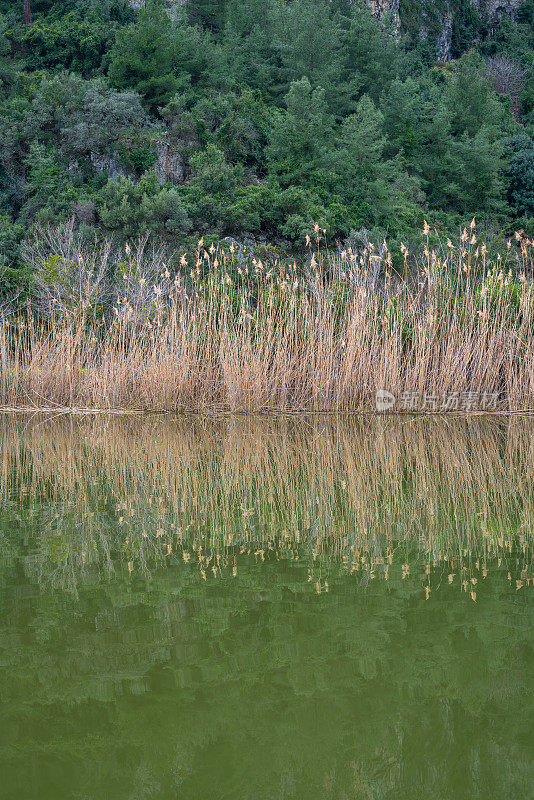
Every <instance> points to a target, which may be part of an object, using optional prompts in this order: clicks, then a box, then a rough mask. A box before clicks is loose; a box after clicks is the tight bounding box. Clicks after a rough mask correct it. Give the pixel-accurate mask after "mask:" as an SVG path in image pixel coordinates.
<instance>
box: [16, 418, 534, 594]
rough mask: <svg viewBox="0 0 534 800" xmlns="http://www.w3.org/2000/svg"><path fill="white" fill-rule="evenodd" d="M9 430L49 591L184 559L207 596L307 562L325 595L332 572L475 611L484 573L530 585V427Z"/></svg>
mask: <svg viewBox="0 0 534 800" xmlns="http://www.w3.org/2000/svg"><path fill="white" fill-rule="evenodd" d="M0 424H1V427H0V452H1V454H2V463H3V480H2V483H1V487H2V492H3V496H2V498H1V500H2V505H3V507H4V513H5V510H6V509H8V511H7V513H8V514H9V515H10V516H11V518H13V516H14V515H15V516H18V517H20V520H21V522H20V524H21V525H28V524H29V523H31V525H32V536H31V537H30V540H28V541H27V551H28V554H27V557H26V562H25V565H26V569H27V570H28V574H29V575H30V576H32V578H35V579H38V580H39V582H40V583H42V584H48V583H50V584H51V585H63V586H70V587H71V588H74V589H75V588H76V586H77V584H78V582H79V581H80V580H93V579H94V571H95V570H96V571H97V572H99V573H100V574H106V573H116V572H117V571H121V570H128V572H129V573H132V572H133V571H139V570H140V571H142V572H148V571H150V569H152V568H153V567H154V566H155V565H157V564H162V563H173V562H174V561H175V560H176V559H179V560H180V561H182V560H183V561H185V562H187V563H188V564H190V565H191V566H192V567H193V566H194V567H195V568H196V569H197V572H198V574H199V575H200V577H201V578H202V579H204V580H206V581H207V580H212V579H213V578H218V577H220V576H221V574H223V573H224V574H229V575H235V574H236V573H237V572H239V565H240V562H242V561H243V559H245V560H246V559H250V558H253V559H254V560H256V561H258V562H262V563H264V562H265V561H269V560H272V559H280V558H285V559H293V560H300V561H301V562H302V563H303V564H305V565H306V570H307V572H306V580H307V581H308V582H309V583H311V584H312V586H313V587H314V588H315V590H316V591H318V592H320V591H325V590H328V589H329V581H328V577H329V575H330V573H331V570H332V567H333V565H334V564H335V565H336V567H335V568H336V570H339V569H342V570H343V571H346V572H348V573H351V574H356V575H357V577H363V578H364V579H365V580H366V581H370V580H373V579H375V578H379V577H385V578H386V579H391V577H392V576H393V574H394V573H395V574H398V575H401V576H402V577H403V578H404V579H405V580H406V579H409V578H410V577H413V575H414V573H415V574H416V575H417V577H418V578H419V577H420V576H421V574H423V583H424V584H425V585H426V586H427V587H428V586H429V587H430V591H432V584H433V581H434V582H435V581H436V580H437V581H438V582H441V581H443V580H445V581H452V582H453V584H454V585H458V586H461V587H462V588H463V590H464V591H465V592H466V593H467V594H468V596H471V597H472V598H473V599H474V600H475V599H476V595H477V591H478V590H477V585H478V583H479V581H480V580H485V578H486V577H487V574H488V568H489V566H490V565H491V566H492V567H493V566H498V567H500V568H502V569H504V570H505V572H506V575H507V578H508V580H509V581H510V583H511V584H512V586H513V588H514V589H516V590H517V589H518V588H522V587H523V586H524V585H525V584H527V583H528V582H529V581H530V580H531V579H532V548H531V532H532V530H533V524H532V523H533V516H534V481H533V477H534V475H533V473H534V467H533V453H534V425H533V424H532V422H531V421H530V420H529V419H528V418H517V417H515V418H514V417H512V418H498V417H494V418H483V417H472V418H467V419H466V418H456V419H451V418H446V419H443V418H428V417H427V418H401V419H400V418H395V419H391V418H370V417H367V418H361V417H354V416H339V417H330V416H322V415H317V416H304V417H302V416H301V417H298V418H292V417H257V418H254V417H249V418H235V417H234V418H232V417H221V418H213V417H208V418H199V417H177V418H169V417H163V418H161V417H158V418H148V419H147V418H146V417H129V416H125V417H105V418H101V417H96V418H94V417H84V418H81V419H79V418H76V419H73V418H65V417H63V416H61V417H59V418H56V419H41V418H33V419H32V420H30V421H28V420H27V419H24V418H21V417H15V418H13V417H3V418H2V420H1V423H0ZM5 546H13V544H12V543H11V544H10V545H5ZM490 571H491V570H490ZM425 576H426V578H428V580H427V579H426V578H425ZM431 576H433V577H432V580H431V579H430V578H431ZM419 582H420V583H421V581H419ZM425 591H426V594H428V592H429V589H428V588H426V589H425Z"/></svg>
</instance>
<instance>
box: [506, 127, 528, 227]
mask: <svg viewBox="0 0 534 800" xmlns="http://www.w3.org/2000/svg"><path fill="white" fill-rule="evenodd" d="M507 149H508V152H509V155H510V166H509V167H508V178H509V181H510V188H509V199H510V203H511V205H512V206H514V208H515V209H516V210H517V213H518V214H524V215H525V216H527V217H529V216H530V217H534V141H533V140H532V139H531V138H530V136H526V135H525V134H522V135H520V136H515V137H514V138H513V139H511V140H510V142H509V143H508V148H507Z"/></svg>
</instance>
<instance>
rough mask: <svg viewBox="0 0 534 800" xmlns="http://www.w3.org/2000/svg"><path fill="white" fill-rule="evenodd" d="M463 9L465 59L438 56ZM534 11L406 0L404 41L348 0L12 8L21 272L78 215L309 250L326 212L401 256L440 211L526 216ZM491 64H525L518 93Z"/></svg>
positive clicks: (533, 5) (9, 152) (128, 226)
mask: <svg viewBox="0 0 534 800" xmlns="http://www.w3.org/2000/svg"><path fill="white" fill-rule="evenodd" d="M447 9H450V10H451V13H452V16H453V34H452V48H453V56H454V57H455V58H456V59H457V60H456V61H455V62H451V63H449V64H445V65H439V66H436V65H435V63H434V62H435V54H436V43H437V41H438V38H439V35H440V33H441V31H442V26H443V19H444V17H443V15H444V13H445V12H446V11H447ZM481 13H482V12H481ZM533 13H534V0H526V2H525V3H524V4H523V5H522V6H521V7H520V9H519V10H518V12H517V14H516V18H515V20H511V19H508V18H504V17H503V19H502V21H501V22H500V23H499V24H497V25H496V26H494V27H493V28H492V29H491V30H490V29H489V27H488V25H487V24H486V23H485V22H484V19H482V17H481V16H478V15H477V13H476V12H475V11H474V10H473V7H472V5H471V3H470V2H469V0H448V2H447V3H445V0H435V2H434V0H432V2H428V0H403V2H402V3H401V9H400V16H401V28H402V34H403V36H402V37H399V36H398V35H397V34H396V32H395V25H394V20H392V19H390V20H388V19H384V20H377V19H376V18H375V17H374V16H373V14H372V13H371V11H370V10H369V8H368V7H367V5H366V4H365V3H362V4H361V5H359V4H357V3H354V2H349V0H333V2H327V0H293V2H291V3H285V2H281V0H261V2H260V0H225V1H224V2H219V1H218V0H186V3H185V5H184V6H174V7H173V8H172V9H171V13H169V7H168V4H166V3H165V2H163V0H148V2H147V4H146V5H144V6H143V7H141V8H138V9H133V8H132V7H130V6H129V5H128V3H127V2H125V1H124V0H57V2H52V0H33V2H32V15H33V22H32V24H31V25H29V26H24V25H23V22H22V7H20V8H18V9H15V8H14V6H13V4H11V3H6V2H4V3H3V4H2V2H0V136H1V140H2V148H1V151H0V214H2V224H3V226H4V227H5V228H6V230H8V232H9V235H8V234H6V235H2V237H0V246H1V247H2V249H3V251H4V261H5V260H6V259H7V261H8V262H9V263H13V264H14V265H15V268H16V263H17V247H18V243H20V240H21V238H22V237H23V236H24V235H25V233H26V231H27V230H28V228H29V227H30V226H31V224H32V223H33V222H34V221H39V222H41V223H42V222H45V223H46V222H50V223H52V224H56V223H58V222H60V221H63V220H65V219H67V218H69V217H71V216H72V215H74V216H75V218H76V220H77V221H78V223H79V224H88V225H90V226H92V227H91V230H93V227H94V226H96V228H97V230H101V231H102V232H110V231H113V232H114V233H115V234H117V235H120V236H123V237H125V236H135V235H136V234H137V233H140V232H146V231H150V232H152V233H154V234H157V235H158V236H164V237H166V238H171V237H177V236H181V235H182V234H183V233H184V232H186V231H189V230H194V231H197V232H200V231H205V232H206V233H208V232H210V231H211V232H213V233H214V235H216V234H219V235H221V234H244V233H255V234H257V235H259V236H262V237H269V238H277V237H282V238H285V239H288V240H291V241H294V242H300V243H302V237H303V235H304V234H305V233H306V232H309V230H310V228H311V227H312V226H313V223H314V222H317V223H318V224H319V225H320V226H321V227H322V228H324V229H325V230H326V231H327V234H328V235H329V236H331V237H336V238H338V239H342V238H344V237H347V236H348V235H349V233H350V232H351V231H353V232H357V231H359V230H361V229H364V228H365V229H367V230H371V231H373V236H375V237H378V236H380V237H381V236H383V235H385V234H387V235H388V236H389V237H390V238H391V239H393V240H394V241H393V243H392V244H393V247H394V248H395V246H399V245H400V240H401V239H402V240H403V241H405V242H408V241H410V240H413V238H414V237H415V236H416V235H417V233H416V232H417V229H418V228H419V227H420V225H421V223H422V220H423V219H428V220H433V221H435V223H436V224H438V225H439V227H440V229H441V230H442V231H443V232H446V231H453V230H455V229H457V227H458V225H459V224H461V223H462V222H465V220H464V219H462V218H463V217H465V215H467V214H469V215H472V214H473V213H476V214H477V215H478V218H479V219H481V218H483V219H485V221H486V226H487V233H488V234H490V235H491V232H492V231H498V232H499V233H501V232H502V233H503V234H504V235H509V234H510V232H513V230H514V229H515V227H517V225H518V224H519V220H521V225H523V226H525V225H526V226H527V227H528V224H527V223H526V222H525V219H526V218H528V216H529V215H532V196H531V195H532V181H531V178H532V175H531V173H532V147H531V145H530V144H528V142H531V141H532V139H531V136H532V134H533V132H534V77H533V75H534V72H533V64H534V25H532V17H533ZM2 14H3V16H1V15H2ZM475 40H476V43H477V46H476V49H475V48H473V46H472V45H473V42H475ZM490 56H491V57H503V58H506V59H508V61H507V62H506V63H509V64H511V65H512V67H513V69H514V70H515V71H516V74H515V89H514V91H515V95H514V97H513V98H512V95H511V94H510V93H507V91H506V87H505V88H504V89H499V91H500V92H501V93H500V94H497V93H496V90H495V88H494V85H492V84H491V83H490V82H489V81H488V73H487V65H486V61H485V59H486V58H488V57H490ZM525 137H526V138H525ZM525 142H527V144H525ZM191 226H193V227H192V228H191Z"/></svg>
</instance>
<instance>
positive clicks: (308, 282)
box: [0, 228, 534, 412]
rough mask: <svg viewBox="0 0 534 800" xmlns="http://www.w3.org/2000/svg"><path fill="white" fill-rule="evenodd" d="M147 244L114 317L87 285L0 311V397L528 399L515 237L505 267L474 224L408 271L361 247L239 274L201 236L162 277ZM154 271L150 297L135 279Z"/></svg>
mask: <svg viewBox="0 0 534 800" xmlns="http://www.w3.org/2000/svg"><path fill="white" fill-rule="evenodd" d="M425 231H426V233H427V236H428V231H427V229H425ZM145 245H146V242H145V243H141V245H139V247H142V248H143V249H142V250H141V255H139V252H140V251H139V248H138V250H137V251H136V253H135V254H134V255H132V254H131V251H130V249H129V248H127V254H128V258H129V259H130V261H129V264H130V267H129V268H127V269H125V271H124V274H125V275H127V276H128V281H126V284H127V285H126V286H125V288H124V290H123V294H122V295H120V296H119V297H118V299H117V303H116V306H115V309H114V311H115V313H114V315H113V316H110V315H108V316H106V315H105V314H102V313H100V314H99V315H97V314H96V313H95V311H94V309H92V308H91V307H90V305H89V301H88V300H87V297H88V296H89V295H90V292H89V291H85V293H84V294H83V297H81V295H80V297H78V300H79V302H75V300H76V298H74V300H73V301H72V302H70V304H69V300H68V298H67V299H65V298H63V300H62V305H61V308H59V306H58V308H57V309H55V310H54V309H52V311H51V314H50V316H45V317H43V316H42V315H38V314H36V313H35V312H34V311H33V310H32V309H31V308H29V307H27V308H26V309H25V310H24V311H23V312H21V313H19V314H18V315H15V316H14V317H12V318H10V319H8V318H7V317H4V318H2V319H1V320H0V405H3V406H11V407H13V406H27V405H30V404H33V405H35V406H37V407H38V406H41V405H44V406H58V407H83V408H100V409H101V408H123V409H150V410H154V411H186V410H189V411H216V410H228V411H233V412H248V411H367V410H374V403H375V393H376V391H377V390H379V389H386V390H388V391H390V392H392V393H393V394H394V395H396V396H397V397H400V396H401V395H402V394H403V393H416V394H418V395H419V396H420V397H423V396H425V394H426V395H427V396H430V397H442V396H444V395H448V394H451V393H458V394H461V393H465V392H468V391H475V392H477V393H479V394H482V393H487V394H488V395H498V396H499V408H501V409H507V410H519V409H530V408H532V407H533V406H534V284H533V283H532V281H531V280H528V279H527V277H526V274H527V273H528V270H529V269H530V270H531V269H532V246H531V243H530V242H528V246H527V245H526V244H525V241H524V239H521V240H520V251H519V250H518V251H517V252H518V255H517V258H516V262H515V264H512V262H511V260H510V259H509V261H508V262H507V261H506V259H504V260H503V259H501V257H500V256H499V257H498V258H497V260H496V261H494V262H491V261H490V260H489V259H488V257H487V254H486V252H485V249H484V247H483V246H479V245H478V244H477V241H476V237H475V235H474V232H473V228H471V230H470V232H469V233H468V232H467V231H464V235H462V239H461V242H460V244H459V247H458V248H454V247H453V246H452V244H450V247H449V251H448V254H447V256H446V258H445V257H443V258H440V257H438V256H437V255H436V254H435V253H430V252H429V249H428V243H427V246H426V247H425V249H424V253H423V254H422V255H421V256H420V258H419V260H418V262H419V263H420V265H421V266H420V269H419V271H418V273H417V274H416V275H415V276H414V277H412V278H411V279H410V280H409V281H408V280H401V279H400V278H399V277H398V276H396V275H395V274H394V273H393V272H392V270H391V259H390V256H389V253H388V251H387V248H386V249H385V250H383V252H382V255H381V256H380V257H379V256H377V255H376V254H375V253H374V251H373V248H372V246H369V247H367V248H366V249H365V250H364V251H363V252H352V251H348V252H346V251H343V252H341V253H334V254H332V253H330V252H327V254H326V255H323V256H315V255H311V258H310V263H309V265H308V266H307V268H306V270H305V272H306V277H303V276H302V275H301V274H299V271H298V270H297V269H296V268H295V267H294V266H293V267H292V268H291V267H289V268H288V267H287V266H284V265H282V264H277V265H276V266H275V268H274V269H271V270H266V269H265V268H264V267H263V265H262V264H261V262H254V267H253V268H252V267H251V270H250V272H249V270H248V268H246V269H245V270H242V269H241V268H237V269H236V268H235V264H233V262H232V259H231V257H230V256H229V255H228V254H223V253H221V252H219V251H214V252H213V251H212V252H210V253H208V252H207V251H205V250H204V251H202V248H201V246H199V250H198V251H197V263H196V266H195V268H194V269H192V270H190V274H189V275H188V276H187V278H185V277H184V276H183V275H179V276H177V277H176V278H175V279H174V280H173V278H172V277H171V275H170V273H169V271H168V269H167V268H166V267H165V264H164V263H163V261H162V256H161V253H159V254H155V255H154V256H153V257H154V259H156V262H157V263H156V266H157V269H156V270H154V269H152V271H150V269H149V268H145V267H143V263H144V262H142V257H144V256H143V253H144V247H145ZM106 253H107V254H108V255H105V257H106V258H108V257H109V249H108V250H106ZM99 257H100V259H101V260H102V258H103V256H102V255H100V256H99ZM405 257H406V256H405ZM507 258H509V257H508V255H507ZM85 260H90V259H89V257H88V256H87V254H86V256H85ZM93 260H96V258H95V259H93ZM379 262H380V263H379ZM77 263H78V262H77ZM84 263H85V262H84ZM99 263H100V262H99ZM183 263H184V264H185V258H184V259H183ZM377 264H378V266H377ZM512 268H513V269H512ZM76 269H77V270H78V271H77V272H76V280H77V281H78V283H80V282H81V283H83V281H84V279H83V276H82V277H80V275H79V269H78V266H77V267H76ZM160 269H161V271H160V273H159V282H158V283H154V284H153V286H152V289H151V291H150V293H148V294H147V292H146V279H145V278H144V277H141V278H140V277H139V275H142V276H143V275H147V274H149V275H152V276H154V275H155V274H158V270H160ZM513 270H514V271H513ZM136 276H137V277H136ZM98 280H99V286H101V285H102V280H103V279H102V277H101V274H100V273H99V277H98ZM136 281H137V282H138V283H139V284H140V285H141V288H142V289H143V291H142V292H141V290H140V289H139V286H136V283H135V282H136ZM83 285H84V286H87V285H88V284H87V281H86V282H85V283H83ZM80 298H81V299H80ZM132 298H134V299H132ZM71 299H72V298H71ZM427 410H435V406H429V407H428V408H427ZM452 410H454V406H453V407H452Z"/></svg>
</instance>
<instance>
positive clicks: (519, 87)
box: [486, 55, 526, 112]
mask: <svg viewBox="0 0 534 800" xmlns="http://www.w3.org/2000/svg"><path fill="white" fill-rule="evenodd" d="M486 76H487V78H488V80H489V81H490V83H491V84H493V86H494V88H495V90H496V91H497V92H499V94H507V95H509V97H510V98H511V100H512V107H513V109H514V110H515V111H516V112H517V109H518V106H519V97H520V95H521V92H522V91H523V87H524V85H525V77H526V72H525V70H524V69H523V68H522V67H521V65H520V64H518V63H517V61H513V60H512V59H511V58H510V57H509V56H506V55H500V56H490V58H488V60H487V61H486Z"/></svg>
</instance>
